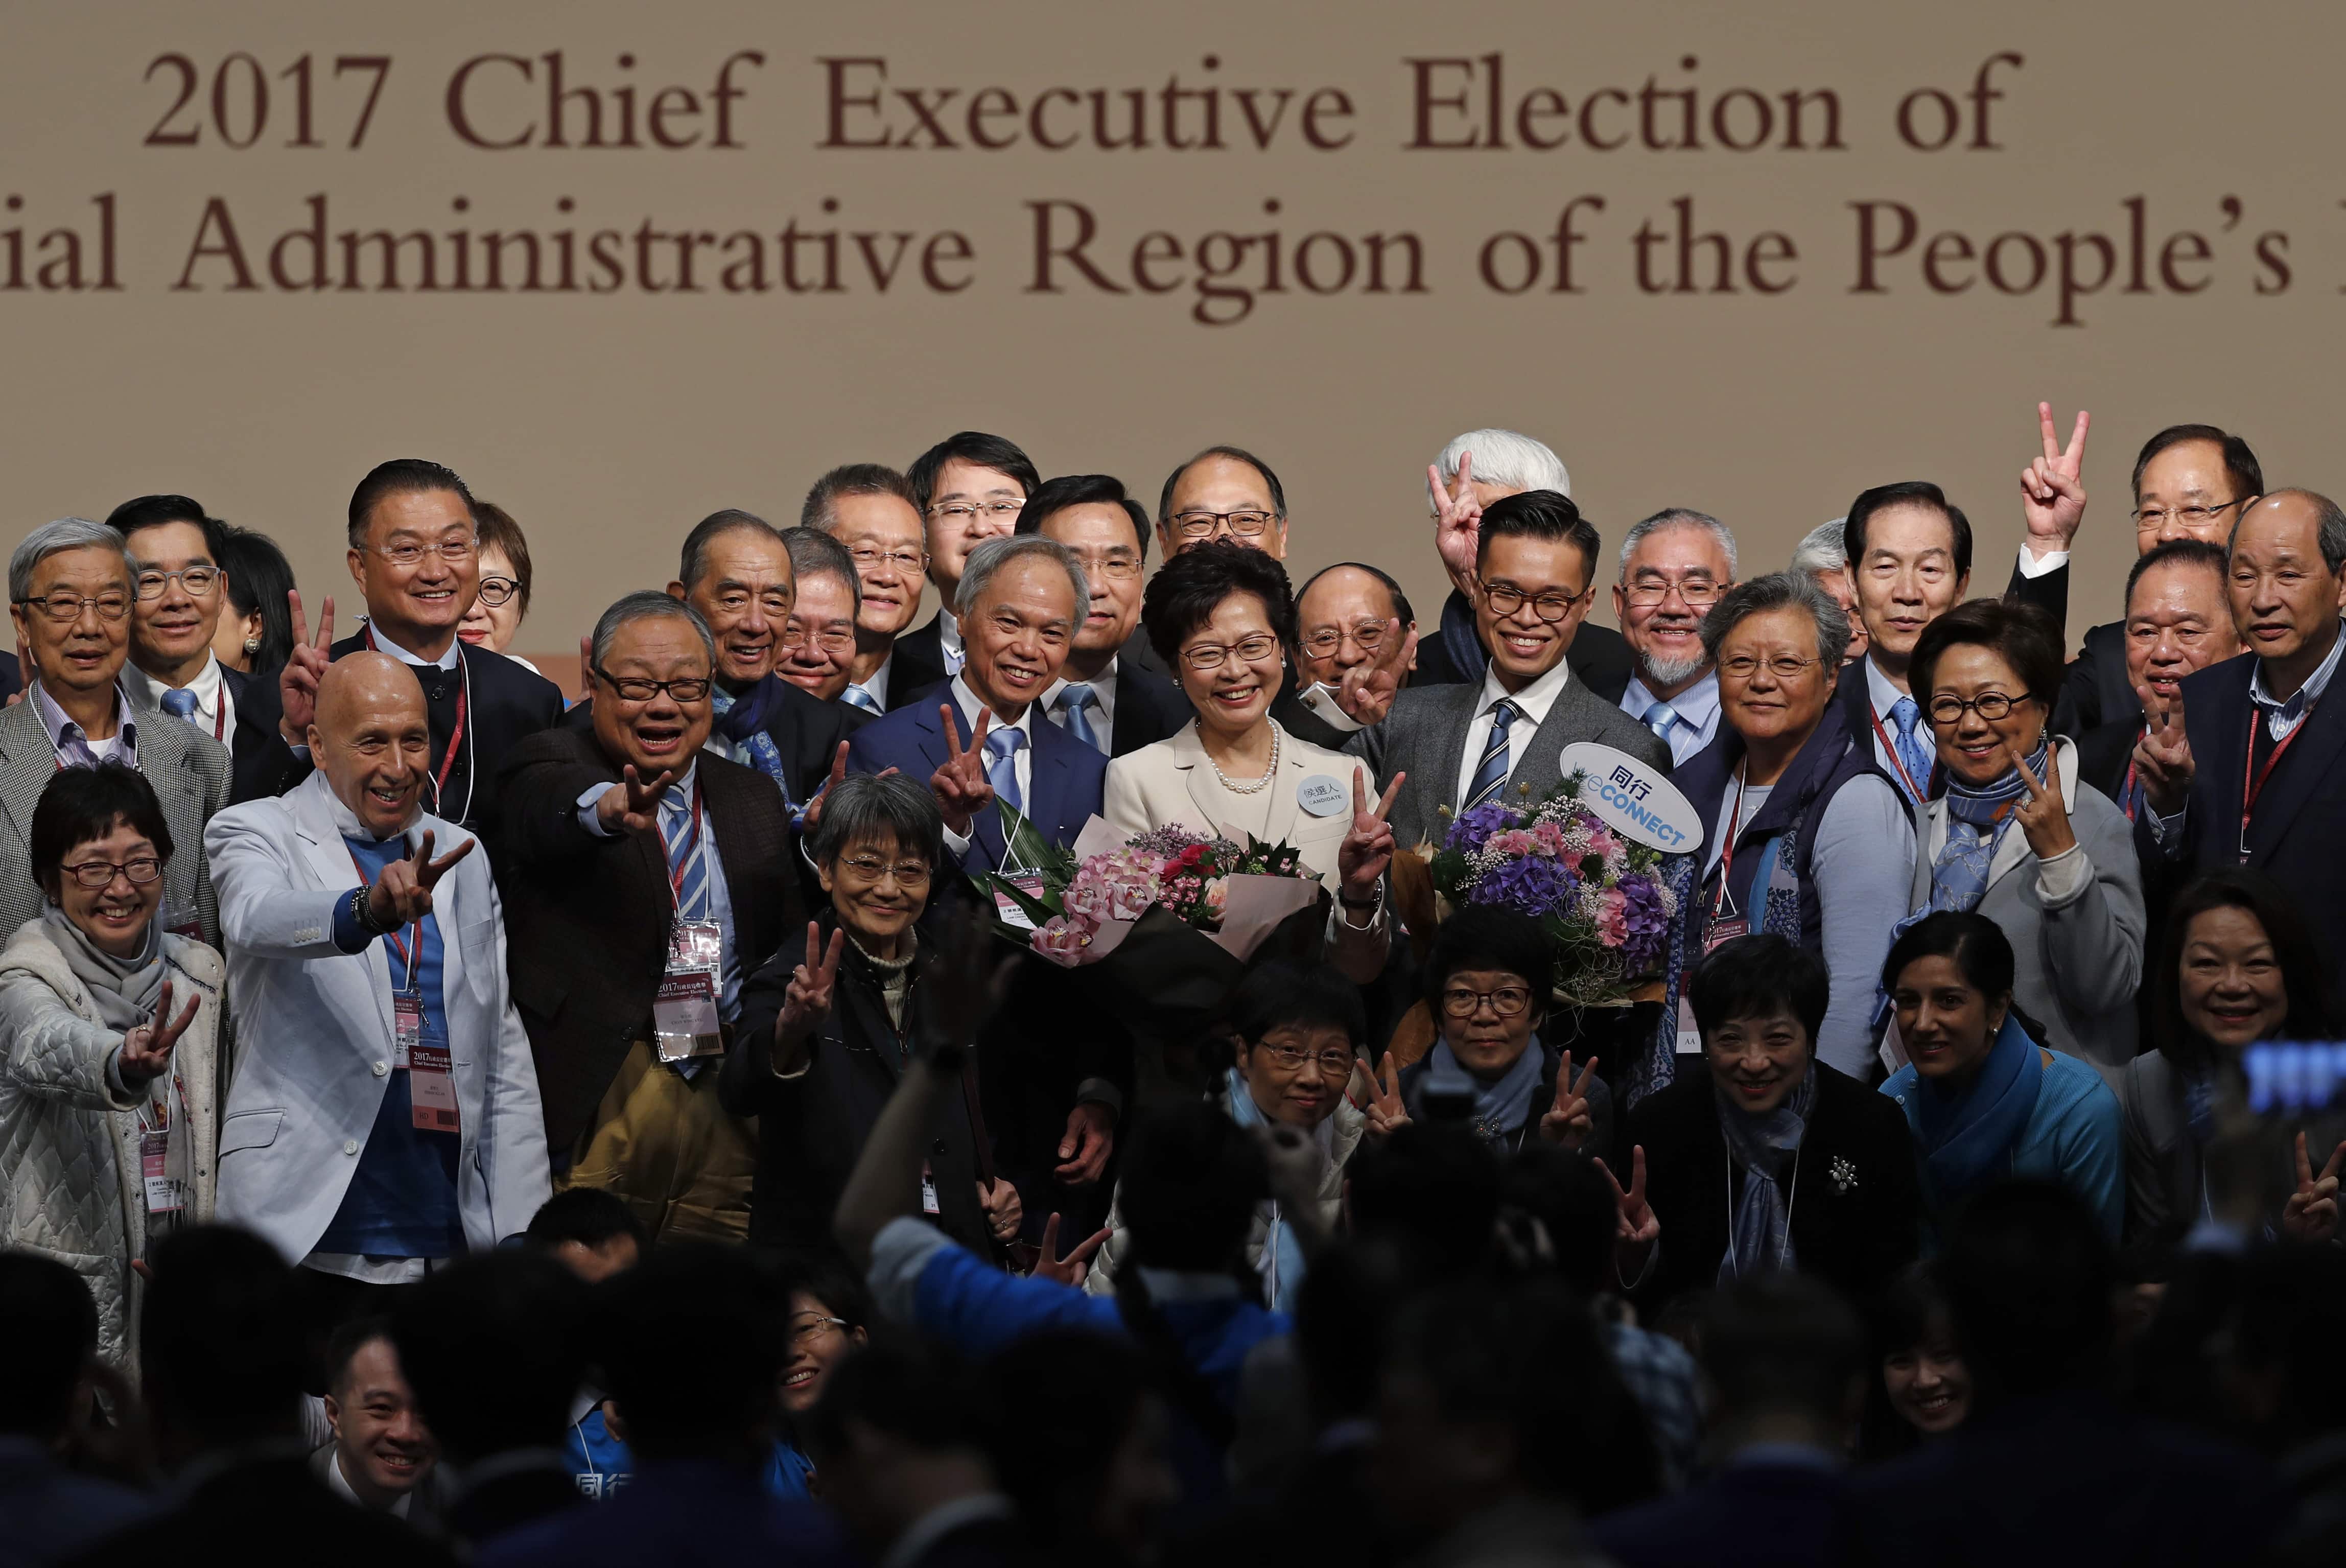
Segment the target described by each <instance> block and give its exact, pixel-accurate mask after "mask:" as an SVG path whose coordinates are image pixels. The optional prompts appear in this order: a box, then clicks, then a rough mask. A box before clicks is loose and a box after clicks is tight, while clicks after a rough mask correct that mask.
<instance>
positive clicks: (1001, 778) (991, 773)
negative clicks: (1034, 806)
mask: <svg viewBox="0 0 2346 1568" xmlns="http://www.w3.org/2000/svg"><path fill="white" fill-rule="evenodd" d="M1025 744H1026V732H1025V730H1023V729H997V730H995V731H994V733H993V734H991V735H989V736H987V737H986V738H985V754H986V755H987V756H988V757H991V758H993V759H994V760H993V761H991V762H989V763H987V764H986V767H985V781H986V782H987V783H989V784H991V785H993V786H994V799H997V800H1000V801H1002V802H1004V803H1005V805H1007V806H1008V807H1009V808H1010V809H1012V810H1014V811H1024V810H1025V809H1026V798H1025V795H1024V794H1023V793H1021V792H1020V790H1019V788H1018V748H1020V747H1022V746H1024V745H1025Z"/></svg>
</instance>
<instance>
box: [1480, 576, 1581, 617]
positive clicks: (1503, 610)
mask: <svg viewBox="0 0 2346 1568" xmlns="http://www.w3.org/2000/svg"><path fill="white" fill-rule="evenodd" d="M1481 586H1482V589H1483V599H1484V603H1486V604H1488V605H1489V606H1491V613H1492V614H1493V615H1494V616H1512V615H1514V614H1515V612H1516V611H1517V610H1520V609H1522V608H1523V607H1524V606H1525V605H1526V604H1528V605H1530V606H1531V607H1532V614H1533V615H1535V616H1538V617H1539V618H1540V619H1541V620H1544V621H1549V622H1555V621H1560V620H1562V619H1564V617H1565V616H1568V615H1570V614H1571V613H1572V606H1575V605H1576V604H1578V603H1579V602H1580V601H1581V600H1583V599H1585V598H1586V597H1587V595H1586V593H1579V594H1542V595H1540V596H1539V597H1537V598H1533V597H1532V596H1530V595H1528V594H1526V593H1525V592H1524V591H1523V590H1522V589H1521V588H1511V587H1508V586H1506V585H1504V584H1500V583H1484V584H1482V585H1481Z"/></svg>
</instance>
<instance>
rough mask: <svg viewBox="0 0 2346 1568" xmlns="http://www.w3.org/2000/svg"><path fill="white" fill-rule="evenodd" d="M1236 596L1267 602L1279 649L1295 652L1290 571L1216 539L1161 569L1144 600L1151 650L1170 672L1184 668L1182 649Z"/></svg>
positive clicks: (1266, 611)
mask: <svg viewBox="0 0 2346 1568" xmlns="http://www.w3.org/2000/svg"><path fill="white" fill-rule="evenodd" d="M1232 594H1252V595H1253V596H1255V597H1256V598H1257V599H1259V600H1260V601H1261V603H1262V611H1263V614H1264V616H1267V617H1268V618H1269V619H1270V629H1271V631H1272V632H1273V633H1274V634H1275V635H1276V636H1278V638H1279V646H1280V647H1281V648H1283V649H1285V650H1286V651H1287V652H1288V653H1289V654H1290V655H1292V654H1293V653H1294V651H1295V636H1296V631H1295V590H1294V589H1293V588H1292V587H1290V585H1289V584H1288V581H1287V569H1286V568H1285V567H1283V566H1281V565H1280V564H1279V563H1278V562H1277V561H1274V560H1272V559H1271V558H1270V556H1269V555H1264V554H1263V553H1262V552H1261V551H1260V550H1257V549H1254V548H1252V547H1250V546H1249V545H1240V544H1239V543H1237V542H1236V541H1235V540H1229V539H1217V540H1214V541H1213V542H1211V543H1210V544H1205V545H1192V546H1191V547H1190V548H1188V549H1187V550H1184V551H1182V552H1181V553H1180V554H1179V555H1176V556H1174V557H1173V558H1172V559H1171V560H1169V561H1168V562H1166V563H1165V565H1162V566H1160V567H1158V569H1157V575H1155V576H1154V577H1151V578H1150V579H1149V580H1148V591H1147V592H1146V593H1144V594H1143V595H1142V596H1141V599H1140V624H1141V625H1142V626H1144V627H1146V628H1147V629H1148V646H1149V647H1152V648H1155V649H1156V650H1157V657H1158V658H1160V659H1163V660H1164V661H1165V667H1166V668H1167V669H1169V670H1178V669H1179V668H1180V667H1181V645H1182V644H1183V643H1185V642H1187V641H1188V639H1189V638H1190V637H1191V636H1194V635H1195V634H1196V632H1197V630H1198V628H1199V626H1204V625H1205V624H1206V623H1207V622H1208V621H1210V620H1212V619H1213V618H1214V612H1215V611H1216V610H1217V609H1219V608H1220V607H1221V603H1222V601H1223V600H1224V599H1227V598H1229V596H1231V595H1232Z"/></svg>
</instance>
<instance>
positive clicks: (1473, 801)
mask: <svg viewBox="0 0 2346 1568" xmlns="http://www.w3.org/2000/svg"><path fill="white" fill-rule="evenodd" d="M1522 711H1523V710H1522V709H1520V708H1517V707H1516V706H1515V704H1514V703H1513V702H1511V701H1509V700H1508V699H1507V698H1505V697H1501V698H1500V699H1499V700H1498V701H1497V702H1495V703H1494V704H1493V705H1492V707H1491V738H1490V739H1489V740H1488V741H1487V742H1485V743H1484V747H1483V760H1482V761H1481V762H1479V763H1477V764H1476V765H1475V768H1474V780H1473V781H1472V782H1471V783H1469V784H1468V785H1467V786H1466V804H1465V807H1464V809H1466V810H1469V811H1472V810H1473V809H1474V808H1475V807H1477V806H1480V805H1481V804H1482V803H1483V802H1484V801H1485V800H1488V799H1490V798H1491V797H1492V796H1494V795H1495V794H1497V793H1498V792H1499V787H1500V786H1501V785H1503V784H1505V782H1506V781H1507V728H1508V726H1510V725H1512V724H1514V723H1515V720H1516V718H1518V717H1520V716H1521V714H1522Z"/></svg>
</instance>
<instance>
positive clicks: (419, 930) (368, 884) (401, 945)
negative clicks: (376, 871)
mask: <svg viewBox="0 0 2346 1568" xmlns="http://www.w3.org/2000/svg"><path fill="white" fill-rule="evenodd" d="M406 842H407V840H406V839H405V838H404V837H403V838H402V839H401V840H400V843H401V844H402V845H404V844H405V843H406ZM342 848H343V850H345V851H346V852H348V853H349V855H350V857H351V869H352V870H353V871H357V872H358V874H359V885H360V886H361V887H362V888H368V889H372V887H373V886H374V883H373V881H372V880H370V879H369V878H368V876H367V873H366V868H365V867H364V866H362V865H360V864H359V857H358V851H357V850H352V849H351V847H350V846H349V845H348V844H345V845H343V846H342ZM414 932H415V946H414V947H413V948H412V949H411V948H410V947H409V946H408V945H407V944H406V943H405V942H402V941H400V940H399V932H396V931H387V932H383V933H382V940H383V941H385V942H389V943H390V944H391V950H392V951H393V952H395V953H397V954H399V960H400V962H402V963H404V964H405V965H407V984H406V985H405V986H404V987H403V989H404V990H408V991H413V990H414V989H415V962H416V960H417V959H418V958H420V957H421V956H423V916H422V915H417V916H416V917H415V926H414Z"/></svg>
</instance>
